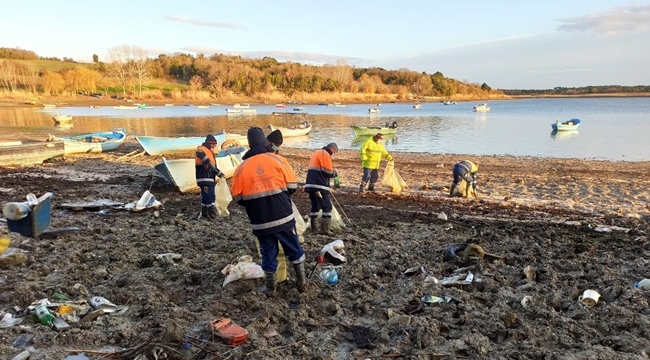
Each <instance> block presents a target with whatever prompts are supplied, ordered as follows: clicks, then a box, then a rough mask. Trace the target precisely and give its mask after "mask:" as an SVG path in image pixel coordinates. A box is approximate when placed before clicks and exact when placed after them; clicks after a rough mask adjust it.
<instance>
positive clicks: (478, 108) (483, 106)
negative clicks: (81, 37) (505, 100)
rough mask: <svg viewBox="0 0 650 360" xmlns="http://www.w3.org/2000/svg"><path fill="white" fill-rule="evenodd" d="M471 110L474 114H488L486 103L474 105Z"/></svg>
mask: <svg viewBox="0 0 650 360" xmlns="http://www.w3.org/2000/svg"><path fill="white" fill-rule="evenodd" d="M473 109H474V112H488V111H490V106H488V104H487V103H482V104H476V105H474V108H473Z"/></svg>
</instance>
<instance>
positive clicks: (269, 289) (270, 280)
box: [262, 272, 277, 297]
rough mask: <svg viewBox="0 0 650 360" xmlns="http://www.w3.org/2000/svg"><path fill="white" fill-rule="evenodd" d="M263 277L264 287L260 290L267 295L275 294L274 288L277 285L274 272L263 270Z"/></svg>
mask: <svg viewBox="0 0 650 360" xmlns="http://www.w3.org/2000/svg"><path fill="white" fill-rule="evenodd" d="M264 277H265V279H266V287H265V288H264V290H263V291H262V292H263V293H265V294H266V296H267V297H273V296H275V288H276V285H277V281H276V280H275V273H274V272H265V273H264Z"/></svg>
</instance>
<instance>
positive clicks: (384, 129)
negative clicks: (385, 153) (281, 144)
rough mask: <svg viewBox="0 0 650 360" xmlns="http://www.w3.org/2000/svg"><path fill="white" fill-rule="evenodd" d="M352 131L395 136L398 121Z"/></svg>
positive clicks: (361, 134)
mask: <svg viewBox="0 0 650 360" xmlns="http://www.w3.org/2000/svg"><path fill="white" fill-rule="evenodd" d="M352 130H353V131H354V136H369V135H375V134H377V133H382V134H384V135H386V134H395V132H396V131H397V121H393V124H391V125H389V124H386V125H385V126H352ZM283 134H284V133H283Z"/></svg>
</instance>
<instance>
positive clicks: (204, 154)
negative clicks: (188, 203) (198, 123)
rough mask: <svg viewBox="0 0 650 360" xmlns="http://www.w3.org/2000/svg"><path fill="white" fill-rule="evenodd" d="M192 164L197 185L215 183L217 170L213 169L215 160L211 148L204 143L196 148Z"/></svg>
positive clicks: (215, 163) (215, 165)
mask: <svg viewBox="0 0 650 360" xmlns="http://www.w3.org/2000/svg"><path fill="white" fill-rule="evenodd" d="M199 156H201V157H199ZM194 165H195V168H196V172H195V173H196V184H197V185H199V186H204V185H214V184H215V177H216V176H217V172H216V171H215V170H216V167H217V160H216V159H215V157H214V153H212V150H210V149H209V148H208V147H207V146H205V144H203V145H201V146H199V147H197V148H196V155H195V157H194ZM210 165H212V166H210ZM213 168H214V169H213Z"/></svg>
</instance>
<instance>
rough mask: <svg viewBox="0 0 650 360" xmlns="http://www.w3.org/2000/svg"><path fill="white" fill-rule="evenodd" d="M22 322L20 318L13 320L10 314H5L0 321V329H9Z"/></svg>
mask: <svg viewBox="0 0 650 360" xmlns="http://www.w3.org/2000/svg"><path fill="white" fill-rule="evenodd" d="M22 322H23V319H21V318H15V317H14V316H13V315H12V314H9V313H6V314H4V316H3V317H2V320H0V329H6V328H10V327H12V326H15V325H18V324H20V323H22Z"/></svg>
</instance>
